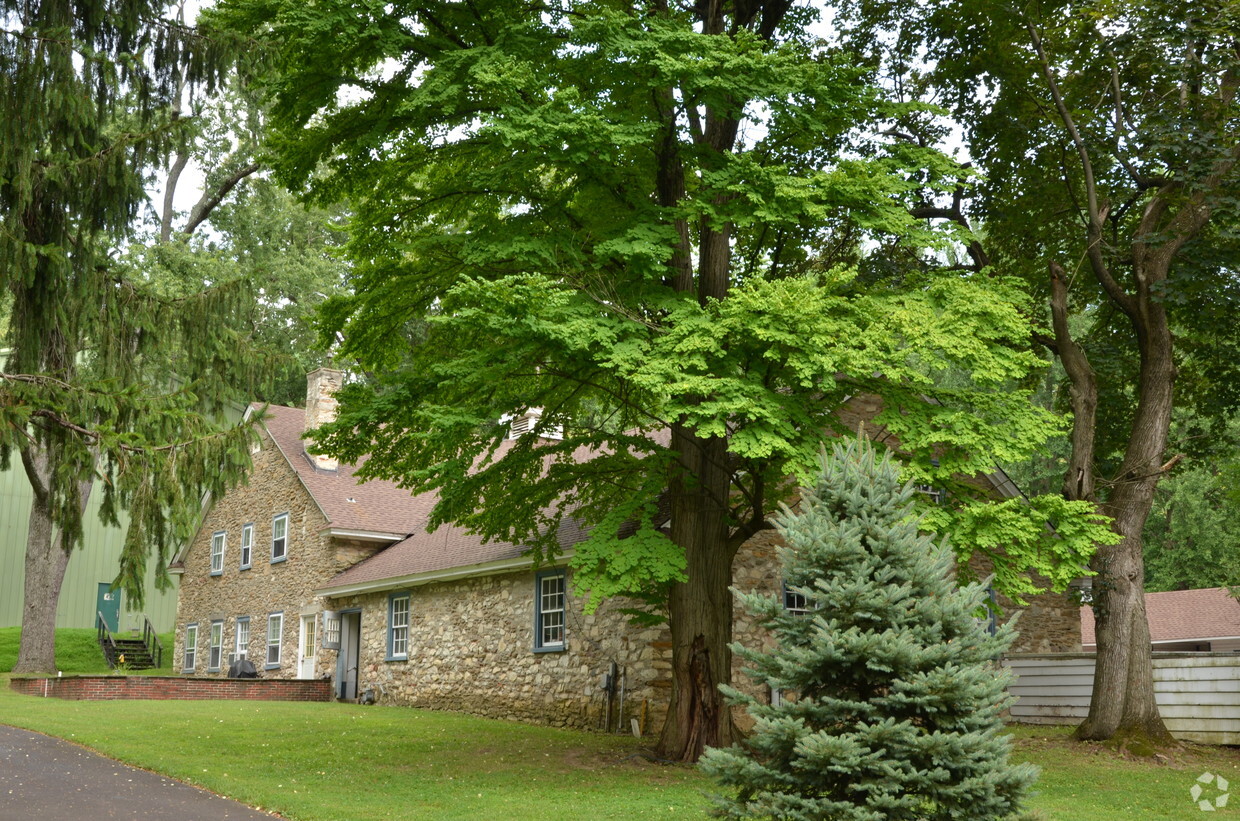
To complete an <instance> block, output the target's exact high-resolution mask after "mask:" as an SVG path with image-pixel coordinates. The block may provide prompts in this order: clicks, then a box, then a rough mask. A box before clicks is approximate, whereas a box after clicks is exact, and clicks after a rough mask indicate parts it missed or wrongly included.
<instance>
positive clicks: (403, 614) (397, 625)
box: [387, 593, 409, 661]
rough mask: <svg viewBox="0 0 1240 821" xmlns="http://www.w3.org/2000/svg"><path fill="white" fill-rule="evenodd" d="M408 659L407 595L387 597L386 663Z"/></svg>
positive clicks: (397, 594) (396, 594) (398, 594)
mask: <svg viewBox="0 0 1240 821" xmlns="http://www.w3.org/2000/svg"><path fill="white" fill-rule="evenodd" d="M408 657H409V594H408V593H393V594H392V595H391V596H390V597H388V654H387V660H388V661H397V660H402V659H406V658H408Z"/></svg>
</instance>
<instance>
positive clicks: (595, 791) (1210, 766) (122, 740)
mask: <svg viewBox="0 0 1240 821" xmlns="http://www.w3.org/2000/svg"><path fill="white" fill-rule="evenodd" d="M0 722H2V723H6V724H13V725H16V726H19V727H26V728H28V729H32V730H38V731H40V732H44V733H48V734H50V735H55V736H60V737H62V738H67V739H69V740H71V741H75V742H78V743H80V744H84V745H86V746H88V747H91V748H94V749H97V750H99V751H101V752H103V753H105V754H106V755H109V756H112V757H114V758H118V759H120V760H122V761H126V762H129V763H132V764H136V765H138V766H140V767H144V768H146V769H150V770H155V771H157V772H160V773H165V774H167V775H171V776H173V777H176V778H180V779H183V780H185V781H188V782H190V783H193V784H198V785H201V786H204V787H206V788H208V789H210V790H214V791H215V792H218V793H222V794H224V795H228V796H231V797H233V798H237V799H239V800H241V801H243V802H245V803H247V804H250V805H252V806H258V807H262V808H265V809H269V810H273V811H276V812H279V813H281V814H282V815H285V816H287V817H288V818H291V819H298V821H331V820H332V819H341V821H345V820H346V819H348V820H349V821H368V820H369V819H385V818H409V819H421V818H427V819H475V818H499V819H524V818H529V819H539V821H554V819H581V818H624V819H631V818H641V819H648V818H649V819H659V818H666V819H673V818H676V819H680V818H704V817H705V811H706V807H707V806H708V801H707V799H706V798H705V797H704V795H703V793H704V792H705V791H706V790H709V789H710V788H711V785H710V782H708V781H707V780H706V779H705V778H703V777H702V776H701V775H700V774H699V773H698V772H697V771H696V770H695V769H693V768H692V767H683V766H674V765H660V764H656V763H652V762H650V761H647V760H645V759H643V758H642V757H640V755H639V754H638V753H639V751H640V747H639V743H638V742H637V741H636V740H635V739H631V738H624V737H615V736H601V735H595V734H590V733H579V732H572V731H565V730H555V729H550V728H545V727H531V726H527V725H523V724H517V723H513V722H504V721H491V720H487V719H479V718H473V717H469V716H463V715H456V714H452V713H437V712H429V711H422V710H412V709H407V708H401V707H359V706H354V705H347V704H304V703H291V702H237V701H219V702H188V701H164V702H159V701H132V702H125V701H111V702H106V701H105V702H83V701H61V700H58V699H39V698H32V697H28V696H19V695H17V694H15V693H13V692H12V691H11V690H9V689H8V680H7V676H0ZM1013 734H1014V736H1015V738H1016V745H1017V756H1016V757H1017V759H1018V760H1023V761H1032V762H1034V763H1036V764H1038V765H1039V766H1040V767H1041V768H1042V777H1041V780H1040V781H1039V783H1038V785H1037V787H1036V794H1035V795H1034V796H1033V800H1032V802H1031V806H1030V809H1032V810H1033V811H1034V812H1035V817H1037V818H1039V819H1044V820H1045V821H1121V819H1122V820H1123V821H1129V820H1130V819H1140V820H1141V821H1159V820H1160V819H1167V820H1168V821H1180V820H1181V819H1194V818H1198V817H1201V816H1199V815H1198V812H1199V810H1198V809H1197V808H1196V806H1195V805H1194V804H1193V802H1192V800H1191V798H1190V797H1189V790H1190V789H1191V788H1192V786H1193V783H1194V781H1195V779H1196V778H1197V776H1198V775H1200V774H1201V773H1203V772H1207V771H1208V772H1212V773H1219V774H1222V775H1224V776H1225V777H1227V779H1228V780H1229V781H1231V782H1232V783H1233V784H1237V785H1238V786H1240V752H1237V751H1236V750H1233V749H1230V748H1216V747H1197V746H1186V747H1184V748H1182V749H1178V750H1173V751H1170V752H1169V753H1168V755H1167V756H1166V758H1165V760H1161V761H1150V760H1136V759H1132V758H1128V757H1125V756H1121V755H1118V754H1116V753H1114V752H1113V751H1111V750H1109V749H1107V748H1106V747H1104V746H1102V745H1077V744H1074V743H1073V742H1071V741H1070V740H1069V739H1068V731H1067V730H1065V729H1061V728H1029V727H1020V728H1016V729H1015V730H1014V731H1013ZM1221 812H1222V813H1223V815H1219V816H1210V817H1220V818H1225V817H1227V816H1226V813H1228V812H1231V813H1236V814H1238V815H1240V801H1238V802H1237V804H1236V806H1230V807H1227V808H1225V809H1223V810H1221Z"/></svg>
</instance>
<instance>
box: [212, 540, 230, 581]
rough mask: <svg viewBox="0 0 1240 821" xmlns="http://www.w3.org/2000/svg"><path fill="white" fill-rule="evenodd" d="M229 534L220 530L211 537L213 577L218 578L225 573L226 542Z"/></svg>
mask: <svg viewBox="0 0 1240 821" xmlns="http://www.w3.org/2000/svg"><path fill="white" fill-rule="evenodd" d="M226 538H227V533H226V532H225V531H223V530H218V531H216V532H215V533H213V534H212V535H211V575H212V576H218V575H220V574H221V573H223V572H224V540H225V539H226Z"/></svg>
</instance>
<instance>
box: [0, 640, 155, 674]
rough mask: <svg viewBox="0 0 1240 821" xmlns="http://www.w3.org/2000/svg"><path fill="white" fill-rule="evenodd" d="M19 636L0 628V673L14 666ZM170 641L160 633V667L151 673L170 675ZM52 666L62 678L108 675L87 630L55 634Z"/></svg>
mask: <svg viewBox="0 0 1240 821" xmlns="http://www.w3.org/2000/svg"><path fill="white" fill-rule="evenodd" d="M21 635H22V629H21V628H20V627H0V673H7V672H9V671H10V670H12V669H13V665H14V664H16V663H17V647H18V644H19V643H20V642H21ZM126 637H128V636H126ZM172 639H173V634H172V633H161V634H160V636H159V640H160V641H161V642H163V645H164V657H163V664H162V666H161V667H160V669H159V670H158V671H152V672H163V673H165V674H166V673H168V672H171V670H172ZM56 667H57V669H58V670H60V671H61V672H62V673H64V674H65V675H73V674H77V675H90V674H92V673H110V672H112V671H111V670H110V669H108V665H107V663H106V662H105V661H104V660H103V651H101V650H100V649H99V644H98V642H97V641H96V638H95V631H94V630H92V629H89V628H82V629H59V630H57V631H56ZM144 672H145V671H144ZM6 686H7V685H6Z"/></svg>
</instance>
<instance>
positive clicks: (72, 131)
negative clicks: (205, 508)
mask: <svg viewBox="0 0 1240 821" xmlns="http://www.w3.org/2000/svg"><path fill="white" fill-rule="evenodd" d="M164 10H165V6H164V4H162V3H160V2H158V1H157V0H78V1H77V2H71V1H70V0H33V1H32V2H25V1H23V2H18V0H0V19H2V20H3V26H2V27H0V292H2V293H4V294H5V297H4V299H3V300H0V305H6V306H7V308H8V316H7V318H6V320H7V321H6V323H4V328H5V336H4V339H3V342H0V344H3V345H6V346H7V347H8V350H7V352H6V354H7V355H6V356H5V359H4V367H3V370H2V371H0V463H4V464H6V465H7V463H8V461H9V460H10V459H11V458H12V456H13V455H14V454H16V455H17V456H18V458H20V461H21V464H22V466H23V468H24V469H25V473H26V476H27V478H28V479H29V481H30V484H31V487H32V488H33V490H34V502H33V504H32V508H31V512H30V520H29V530H28V537H27V545H26V561H25V590H24V607H23V614H22V639H21V648H20V650H19V654H18V660H17V665H16V666H15V668H14V671H15V672H44V671H50V670H53V669H55V655H54V628H55V616H56V606H57V600H58V598H59V595H60V586H61V583H62V581H63V579H64V573H65V568H66V567H67V565H68V561H69V555H70V553H71V551H72V550H73V548H74V547H75V546H76V545H77V544H78V543H79V542H80V540H81V534H82V515H83V512H84V510H85V507H86V503H87V501H88V499H89V497H90V495H91V493H92V492H93V489H94V488H96V487H98V488H100V489H101V492H102V493H103V494H104V498H103V506H102V516H103V519H104V521H105V522H109V523H112V524H116V523H117V521H118V518H117V513H118V511H120V510H122V509H124V510H127V511H128V513H129V519H130V526H129V529H128V531H127V533H126V537H125V543H124V549H123V553H122V558H121V567H120V568H119V572H118V576H117V579H116V583H117V584H118V585H119V586H120V587H121V588H122V589H123V590H124V591H125V593H126V595H127V597H128V599H129V601H130V603H131V605H132V606H138V607H140V606H141V603H142V589H143V588H142V579H143V577H144V575H145V573H146V570H147V564H148V557H149V556H152V555H153V556H154V557H155V570H156V573H157V575H159V576H160V577H161V578H166V576H165V575H164V574H163V573H162V571H163V570H164V569H165V568H164V565H165V562H166V558H167V552H168V551H169V548H170V547H171V546H174V545H175V544H176V543H177V540H178V538H181V537H184V536H186V535H188V531H189V529H190V528H191V527H192V525H193V521H194V517H195V516H196V514H197V511H198V509H199V507H200V504H199V503H200V499H201V497H202V494H203V493H204V492H214V493H218V492H220V491H222V490H223V488H224V487H225V486H227V484H228V483H230V482H232V481H236V480H238V479H239V478H240V477H241V476H242V475H243V472H244V469H245V467H246V466H247V465H248V458H249V455H248V448H247V446H246V444H247V443H246V440H247V436H246V432H245V431H244V430H239V429H236V430H225V429H222V428H221V427H220V426H219V425H218V424H217V423H216V421H215V420H217V419H218V418H219V415H218V414H219V412H220V411H221V410H222V409H223V407H224V405H225V403H226V402H227V401H228V400H236V399H239V398H241V397H243V396H244V395H245V394H246V393H247V392H248V391H247V390H246V389H245V387H244V386H245V385H246V383H248V382H249V378H250V377H254V376H256V375H257V374H258V373H259V371H260V370H261V368H260V367H259V365H260V363H259V362H258V360H256V359H255V358H254V357H253V356H252V355H250V353H249V352H248V351H247V346H246V345H245V344H244V342H245V330H244V329H245V325H244V324H243V322H244V318H245V314H246V312H247V311H248V310H249V307H250V305H251V304H252V298H251V297H250V295H249V293H248V289H247V288H246V287H244V284H243V283H239V282H235V283H226V282H218V281H217V282H215V283H214V284H212V286H211V287H209V288H205V289H204V283H203V282H202V281H201V280H199V281H197V282H179V283H174V282H169V281H166V282H160V283H154V282H151V281H149V280H147V279H145V278H144V277H143V276H142V275H141V274H140V273H139V272H137V271H135V270H133V269H131V268H128V267H126V266H125V265H123V264H120V263H118V262H117V261H116V260H115V259H114V258H113V256H112V251H113V249H114V248H116V247H117V246H118V244H119V243H120V242H122V241H123V239H124V238H125V237H126V236H127V234H128V233H129V232H130V230H131V226H132V225H133V222H134V219H135V217H136V216H137V213H138V210H139V208H140V206H141V205H142V203H143V202H144V201H145V199H146V194H145V191H144V188H143V181H144V174H145V172H146V171H148V170H149V169H150V168H152V167H154V166H155V165H157V164H158V163H159V162H161V161H162V159H163V158H165V157H166V156H167V155H168V154H169V152H170V151H171V150H172V149H173V148H174V147H175V146H176V144H177V140H178V137H179V136H180V135H181V134H182V133H183V132H182V126H183V123H182V122H179V121H178V118H177V117H175V116H173V109H174V108H175V105H174V101H175V100H176V99H177V97H178V95H179V94H181V93H182V91H183V90H184V89H185V88H186V87H187V86H201V87H205V88H208V89H209V88H210V87H211V86H212V85H213V84H214V82H215V80H216V79H217V78H218V77H219V76H220V75H221V73H222V71H223V70H224V67H225V61H224V59H223V57H224V51H225V49H222V48H220V47H219V44H218V43H214V42H211V41H208V40H206V39H204V38H203V37H202V36H201V35H200V34H199V33H197V32H195V31H194V30H192V29H190V28H187V27H186V26H184V25H182V24H180V23H178V22H177V21H175V20H171V19H168V18H166V17H165V16H164Z"/></svg>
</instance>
